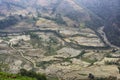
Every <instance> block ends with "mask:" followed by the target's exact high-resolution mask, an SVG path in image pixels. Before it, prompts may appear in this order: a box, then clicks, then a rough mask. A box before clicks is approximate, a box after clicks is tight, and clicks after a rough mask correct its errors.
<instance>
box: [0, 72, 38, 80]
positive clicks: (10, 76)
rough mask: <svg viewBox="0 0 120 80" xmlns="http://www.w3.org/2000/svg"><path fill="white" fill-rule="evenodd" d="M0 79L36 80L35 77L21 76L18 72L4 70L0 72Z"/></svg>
mask: <svg viewBox="0 0 120 80" xmlns="http://www.w3.org/2000/svg"><path fill="white" fill-rule="evenodd" d="M0 80H37V79H35V78H31V77H27V76H21V75H19V74H9V73H5V72H0Z"/></svg>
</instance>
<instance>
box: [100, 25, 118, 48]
mask: <svg viewBox="0 0 120 80" xmlns="http://www.w3.org/2000/svg"><path fill="white" fill-rule="evenodd" d="M103 29H104V26H102V27H100V28H99V29H98V33H99V34H100V35H101V37H102V38H103V39H104V41H105V42H106V44H108V45H109V46H110V47H112V48H117V49H119V47H117V46H115V45H113V44H111V43H110V42H109V41H108V39H107V37H106V34H105V32H104V31H103Z"/></svg>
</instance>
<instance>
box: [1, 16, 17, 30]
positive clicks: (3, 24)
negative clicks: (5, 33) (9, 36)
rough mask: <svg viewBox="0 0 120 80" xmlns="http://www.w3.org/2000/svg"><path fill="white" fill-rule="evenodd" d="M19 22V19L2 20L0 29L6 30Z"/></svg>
mask: <svg viewBox="0 0 120 80" xmlns="http://www.w3.org/2000/svg"><path fill="white" fill-rule="evenodd" d="M18 21H19V17H16V16H9V17H7V18H6V19H3V20H0V29H5V28H7V27H10V26H13V25H15V24H17V23H18Z"/></svg>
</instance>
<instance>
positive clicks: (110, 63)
mask: <svg viewBox="0 0 120 80" xmlns="http://www.w3.org/2000/svg"><path fill="white" fill-rule="evenodd" d="M105 64H106V65H117V66H120V63H119V62H117V61H106V62H105Z"/></svg>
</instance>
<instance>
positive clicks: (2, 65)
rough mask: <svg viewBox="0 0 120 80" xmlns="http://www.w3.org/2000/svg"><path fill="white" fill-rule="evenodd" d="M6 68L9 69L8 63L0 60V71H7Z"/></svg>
mask: <svg viewBox="0 0 120 80" xmlns="http://www.w3.org/2000/svg"><path fill="white" fill-rule="evenodd" d="M8 70H9V65H8V64H5V63H3V62H0V71H8Z"/></svg>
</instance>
